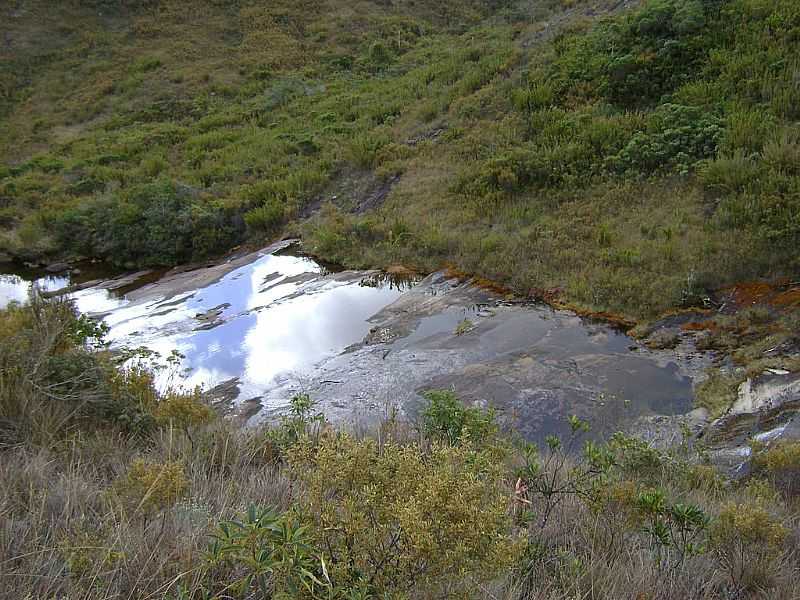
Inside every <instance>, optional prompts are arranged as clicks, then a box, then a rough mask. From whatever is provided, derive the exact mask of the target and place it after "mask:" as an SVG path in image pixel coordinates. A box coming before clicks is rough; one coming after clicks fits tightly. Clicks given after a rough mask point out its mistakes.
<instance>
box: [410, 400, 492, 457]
mask: <svg viewBox="0 0 800 600" xmlns="http://www.w3.org/2000/svg"><path fill="white" fill-rule="evenodd" d="M424 395H425V398H426V399H427V400H428V402H429V403H430V404H429V405H428V406H427V408H426V409H425V411H424V412H423V413H422V428H423V431H424V432H425V434H426V435H427V436H429V437H431V438H433V439H439V440H441V441H443V442H446V443H448V444H453V445H454V444H458V443H459V442H461V441H462V440H463V441H468V442H472V443H475V444H479V445H480V444H486V443H487V442H488V441H490V440H491V439H492V438H493V437H494V436H495V435H496V434H497V424H496V423H495V418H494V412H493V411H492V410H488V411H485V410H481V409H480V408H475V407H468V406H465V405H464V403H463V402H462V401H461V400H460V399H459V398H458V396H456V395H455V394H454V393H453V392H450V391H447V390H431V391H428V392H425V394H424Z"/></svg>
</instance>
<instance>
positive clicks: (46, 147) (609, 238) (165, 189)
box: [0, 0, 800, 317]
mask: <svg viewBox="0 0 800 600" xmlns="http://www.w3.org/2000/svg"><path fill="white" fill-rule="evenodd" d="M187 6H188V5H187V4H186V3H181V2H174V1H173V2H171V1H167V0H163V1H155V0H154V1H151V2H147V3H139V2H122V1H114V0H104V1H100V0H97V1H94V2H87V1H84V2H78V1H73V2H63V3H58V5H57V7H53V6H52V3H48V2H43V1H42V2H37V1H22V0H17V1H15V2H11V3H6V4H5V5H4V8H2V9H0V10H2V11H3V13H2V14H0V22H2V23H4V25H3V26H2V28H3V31H2V33H3V38H4V45H3V59H4V60H3V67H2V69H3V71H2V76H1V77H2V78H1V79H0V81H2V86H0V89H2V92H3V93H2V105H1V106H2V108H1V109H0V115H2V121H0V131H2V149H0V156H2V157H3V165H4V166H3V167H1V168H0V169H2V170H0V227H2V231H0V252H4V253H6V254H8V255H10V256H12V257H17V258H21V259H26V260H35V261H38V260H53V259H55V258H56V257H58V258H61V257H84V256H91V257H97V258H102V259H104V260H108V261H111V262H114V263H116V264H119V265H122V266H125V267H129V268H132V267H134V266H139V265H171V264H177V263H182V262H186V261H191V260H197V259H202V258H205V257H208V256H214V255H218V254H220V253H224V252H225V251H227V250H229V249H230V248H232V247H233V246H235V245H238V244H241V243H244V242H248V241H251V242H255V241H263V240H266V239H270V238H274V237H276V236H280V235H282V234H286V233H300V234H302V236H303V237H304V239H305V240H306V244H307V246H308V247H309V248H311V249H312V250H313V251H315V252H316V253H318V254H320V255H322V256H324V257H326V258H329V259H333V260H339V261H342V262H345V263H348V264H352V265H357V266H385V265H388V264H391V263H394V262H405V263H408V264H410V265H412V266H416V267H418V268H420V269H423V270H428V269H433V268H438V267H440V266H441V265H442V264H451V265H453V266H455V267H457V268H459V269H461V270H463V271H467V272H473V273H477V274H480V275H482V276H484V277H487V278H490V279H492V280H496V281H499V282H501V283H504V284H508V285H510V286H512V287H513V288H515V289H516V290H518V291H522V292H528V291H530V290H534V291H535V292H537V293H540V294H541V293H542V291H543V290H552V289H554V288H555V289H556V290H557V291H558V293H559V294H562V295H563V296H564V297H565V298H566V299H567V300H569V301H571V302H572V303H574V304H576V305H579V306H583V307H585V308H590V309H595V310H613V311H617V312H622V313H624V314H627V315H630V316H634V317H650V316H653V315H655V314H658V313H659V312H662V311H664V310H667V309H670V308H674V307H679V306H687V305H692V304H699V303H702V302H703V301H704V300H705V299H706V298H707V296H708V295H709V294H711V293H713V291H714V290H716V289H718V288H719V287H721V286H724V285H728V284H732V283H734V282H737V281H740V280H746V279H752V278H776V277H781V276H789V277H792V276H795V275H796V274H797V273H798V268H799V267H800V263H798V253H797V251H796V248H797V244H798V241H800V237H799V236H800V186H799V185H798V181H799V180H798V174H800V137H799V136H800V129H799V128H798V125H797V121H798V119H800V112H799V111H800V87H798V80H797V77H798V72H800V59H798V56H800V52H798V45H800V8H798V6H797V3H795V2H793V1H791V0H778V1H776V2H763V1H761V0H729V1H701V0H691V1H678V0H653V1H650V2H646V3H645V4H644V5H643V7H641V8H639V9H632V11H631V10H625V9H626V5H624V4H617V3H610V2H604V1H603V2H601V1H592V2H580V1H577V2H569V3H567V2H565V3H562V4H559V3H557V2H542V3H523V2H519V3H517V2H511V1H510V0H509V1H506V2H503V1H499V0H498V1H497V2H493V3H486V2H477V1H475V2H471V3H470V2H466V3H465V2H455V1H451V2H444V3H443V2H425V1H421V2H411V1H408V2H369V1H362V2H357V3H352V2H343V1H339V0H328V1H327V2H324V3H322V4H318V3H310V2H305V3H303V2H289V1H283V2H271V3H269V5H265V4H264V3H259V2H248V1H246V0H240V1H238V2H232V3H228V2H213V1H211V0H206V1H204V2H193V3H191V8H190V9H189V8H187ZM309 217H310V218H309Z"/></svg>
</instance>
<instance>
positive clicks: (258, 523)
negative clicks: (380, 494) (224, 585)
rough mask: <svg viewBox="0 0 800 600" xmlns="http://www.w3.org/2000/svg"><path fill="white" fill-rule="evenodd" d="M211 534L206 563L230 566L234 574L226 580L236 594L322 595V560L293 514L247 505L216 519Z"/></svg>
mask: <svg viewBox="0 0 800 600" xmlns="http://www.w3.org/2000/svg"><path fill="white" fill-rule="evenodd" d="M211 538H212V543H211V545H210V548H209V552H208V562H209V567H210V568H211V569H213V568H215V567H217V566H218V565H220V564H228V565H232V566H233V567H234V569H236V571H237V574H238V575H239V576H240V579H238V580H237V581H234V582H232V588H233V589H234V590H235V591H236V592H237V593H238V594H239V595H241V596H246V595H247V594H249V593H250V590H251V589H252V588H256V589H257V590H258V591H259V592H260V593H261V595H262V596H261V597H262V598H272V597H290V598H296V597H312V598H313V597H324V595H325V594H323V593H319V592H322V591H324V589H325V588H326V587H327V580H326V578H325V574H324V565H325V563H324V559H323V558H322V555H321V554H319V551H318V550H316V548H315V547H314V545H313V544H314V540H313V537H312V535H311V532H310V531H308V527H306V526H303V525H301V524H300V523H299V522H298V519H297V517H296V516H293V515H292V514H290V513H279V512H277V511H276V510H274V509H270V508H259V507H256V506H251V507H249V508H248V509H247V512H246V513H245V514H244V515H243V516H241V517H239V518H237V519H233V520H230V521H223V522H221V523H219V524H218V525H217V527H216V530H215V531H214V532H213V533H212V534H211ZM315 592H318V593H315Z"/></svg>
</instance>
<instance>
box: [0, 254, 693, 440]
mask: <svg viewBox="0 0 800 600" xmlns="http://www.w3.org/2000/svg"><path fill="white" fill-rule="evenodd" d="M35 275H36V274H35V273H30V272H27V273H19V274H17V275H2V276H0V306H3V305H5V304H7V303H8V302H9V301H25V299H26V297H27V294H28V292H29V289H30V287H31V285H36V286H38V287H39V288H40V289H41V290H43V291H45V292H53V291H55V290H57V289H59V288H63V287H65V286H67V285H69V284H70V283H72V284H75V283H81V284H82V285H78V286H77V289H76V288H73V289H72V291H70V292H69V295H70V297H71V298H72V299H73V300H74V302H75V304H76V306H77V308H78V310H80V311H81V312H83V313H88V314H90V315H93V316H95V317H96V318H98V319H103V320H104V321H105V322H106V324H107V325H108V326H109V327H110V332H109V338H108V339H109V341H110V342H111V346H112V348H122V347H140V346H146V347H148V348H149V349H151V350H154V351H156V352H158V353H159V354H160V355H161V356H162V358H163V357H166V356H168V355H169V354H170V353H171V352H173V351H177V352H178V353H180V356H181V359H180V366H179V368H178V369H177V370H169V369H165V370H163V371H161V372H160V374H159V383H160V385H164V386H166V385H180V386H186V387H194V386H201V387H203V388H204V389H206V390H214V389H215V390H216V396H217V397H219V396H225V397H226V399H227V400H228V401H232V402H233V403H234V404H236V403H239V404H241V403H244V402H245V401H250V405H251V406H252V405H255V406H256V407H258V410H251V411H250V413H249V415H248V416H250V417H252V419H251V420H252V421H253V422H256V421H258V420H259V419H262V418H265V417H267V416H269V415H270V414H272V413H273V412H274V411H275V410H279V409H280V408H282V407H285V406H286V404H287V402H288V400H289V399H290V398H291V397H292V395H294V394H296V393H299V392H308V393H310V394H311V395H312V396H313V397H314V398H316V399H317V400H319V401H320V402H321V404H322V407H323V409H324V410H325V412H326V413H327V414H328V415H329V416H330V417H331V418H334V419H338V420H342V421H350V422H353V421H361V420H365V421H369V420H374V419H375V418H377V417H380V416H381V415H383V414H386V413H387V412H388V411H390V410H392V409H394V408H397V409H399V410H401V411H403V412H405V413H407V414H409V415H411V416H413V415H414V414H415V412H416V411H418V410H419V407H420V405H421V403H422V399H421V393H422V392H423V391H424V390H426V389H434V388H436V389H445V388H446V389H452V390H454V391H455V392H456V393H458V394H459V395H460V396H461V397H463V398H464V399H466V400H468V401H470V402H473V403H478V404H484V405H487V406H493V407H495V408H497V409H498V410H499V411H500V414H501V416H502V418H503V419H505V420H507V421H509V422H513V423H514V425H515V427H516V428H517V429H518V430H519V431H521V432H522V433H523V434H525V435H526V436H527V437H530V438H532V439H541V438H542V437H543V436H544V435H547V434H548V433H552V432H560V431H562V430H563V428H564V423H565V419H566V417H567V416H568V415H571V414H579V415H581V416H583V417H586V418H588V419H590V420H592V421H593V422H594V423H596V424H598V425H599V428H600V429H608V428H610V429H614V428H617V427H619V426H621V425H622V424H623V423H625V422H629V421H631V420H632V419H636V418H639V417H642V416H645V417H646V416H652V415H669V414H676V413H682V412H686V411H688V410H689V409H690V408H691V400H692V387H693V382H692V375H693V373H694V372H696V370H697V369H696V365H693V364H692V359H691V358H690V359H689V360H688V361H687V360H686V359H683V360H681V361H678V360H677V359H676V358H675V356H674V355H672V354H670V353H668V352H667V353H665V352H653V351H650V350H647V349H646V348H644V347H642V346H641V345H639V344H638V343H636V342H635V341H634V340H632V339H631V338H629V337H628V336H626V335H624V334H623V333H620V332H618V331H615V330H613V329H611V328H609V327H608V326H606V325H602V324H597V323H590V322H586V321H585V320H583V319H580V318H578V317H577V316H575V315H573V314H570V313H568V312H564V311H555V310H552V309H551V308H549V307H546V306H536V305H522V304H518V303H513V302H509V301H507V299H504V298H500V297H498V296H496V295H494V294H492V293H491V292H489V291H486V290H482V289H480V288H477V287H474V286H472V285H470V284H469V283H468V282H462V281H457V280H453V279H448V278H447V277H445V276H444V275H443V274H440V273H437V274H433V275H431V276H428V277H426V278H424V279H419V280H409V279H403V280H398V279H396V278H392V277H389V276H386V275H385V274H382V273H378V272H355V271H343V270H339V269H336V268H332V267H330V266H326V265H323V264H320V263H319V262H317V261H315V260H314V259H312V258H310V257H308V256H304V255H302V254H300V253H298V252H296V251H293V249H292V247H291V246H288V247H287V245H286V244H280V245H276V246H273V247H270V248H267V249H265V250H263V251H261V252H258V253H254V254H249V255H242V256H238V257H235V258H233V259H231V260H229V261H227V262H225V263H221V264H218V265H213V266H209V267H203V268H197V269H193V270H174V271H170V272H167V273H152V272H150V273H144V272H143V273H137V274H131V275H127V276H123V277H118V278H112V279H108V280H103V281H95V282H86V281H85V279H86V277H85V276H84V277H83V279H84V281H80V280H78V279H77V278H73V281H72V282H71V281H70V278H69V277H63V276H45V277H39V278H36V277H35ZM698 360H699V358H698ZM211 395H212V396H214V393H212V394H211Z"/></svg>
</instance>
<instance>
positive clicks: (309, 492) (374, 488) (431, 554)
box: [289, 434, 518, 596]
mask: <svg viewBox="0 0 800 600" xmlns="http://www.w3.org/2000/svg"><path fill="white" fill-rule="evenodd" d="M289 463H290V465H291V468H292V471H293V473H294V475H295V476H296V477H297V478H298V479H299V480H300V481H302V482H303V486H304V488H303V489H304V494H303V495H302V497H301V498H300V499H299V501H300V505H301V506H302V507H303V508H304V511H305V512H306V513H307V514H308V515H309V517H310V518H311V519H312V520H313V523H314V525H315V530H316V531H317V534H318V536H319V546H320V547H321V548H326V549H327V550H326V563H327V573H328V575H329V577H330V581H331V582H332V583H333V585H334V586H336V587H338V588H342V589H359V588H366V590H365V591H366V592H367V593H369V594H370V595H375V596H383V595H392V596H397V595H403V594H409V593H412V590H414V589H428V590H430V591H431V593H432V594H441V593H448V594H456V593H466V592H467V591H468V590H469V588H470V586H473V585H475V583H476V582H486V581H491V580H493V579H495V578H496V577H497V576H498V575H499V574H500V573H501V572H502V570H503V569H505V568H507V566H508V565H509V564H511V562H512V561H513V560H514V556H515V553H516V551H517V548H518V544H517V542H516V540H515V538H514V536H513V535H512V534H511V533H510V532H511V529H510V521H509V516H508V514H507V511H506V503H507V497H506V494H505V492H504V491H503V489H502V486H499V485H498V483H499V481H500V480H499V478H500V477H502V469H501V465H500V464H499V463H498V462H497V461H495V460H494V459H492V458H491V456H490V455H487V454H485V453H483V452H481V451H476V450H473V449H468V448H466V447H461V446H442V445H439V444H434V445H433V446H432V447H431V448H430V450H428V451H426V450H423V449H422V448H420V447H419V446H417V445H415V444H411V445H399V444H395V443H391V442H390V443H386V444H384V445H382V446H379V445H378V444H377V443H376V442H375V441H374V440H371V439H367V440H363V441H357V440H354V439H353V438H351V437H350V436H347V435H345V434H338V435H330V436H325V437H323V438H322V440H321V441H320V443H319V445H317V446H311V445H309V444H306V443H301V444H299V445H298V446H296V447H295V448H294V449H293V450H292V451H291V452H290V457H289Z"/></svg>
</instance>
